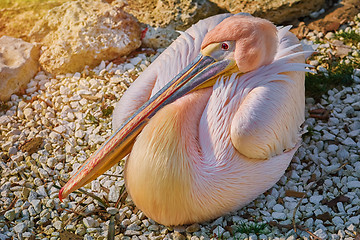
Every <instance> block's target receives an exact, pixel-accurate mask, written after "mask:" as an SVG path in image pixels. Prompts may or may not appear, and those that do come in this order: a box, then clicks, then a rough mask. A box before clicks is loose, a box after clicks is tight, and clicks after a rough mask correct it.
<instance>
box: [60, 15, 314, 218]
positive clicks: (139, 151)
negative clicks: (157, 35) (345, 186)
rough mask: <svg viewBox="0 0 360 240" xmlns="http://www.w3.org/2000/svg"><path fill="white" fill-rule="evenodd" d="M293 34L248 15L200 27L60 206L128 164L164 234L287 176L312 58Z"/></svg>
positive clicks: (150, 81) (124, 113)
mask: <svg viewBox="0 0 360 240" xmlns="http://www.w3.org/2000/svg"><path fill="white" fill-rule="evenodd" d="M289 29H290V27H276V26H274V25H273V24H272V23H271V22H269V21H267V20H265V19H260V18H256V17H252V16H250V15H248V14H236V15H232V14H221V15H216V16H213V17H210V18H207V19H205V20H201V21H199V22H198V23H197V24H195V25H193V26H192V27H191V28H189V29H188V30H187V31H185V32H183V33H182V34H181V36H179V37H178V39H177V40H176V41H174V42H173V43H172V44H171V45H170V46H169V48H167V49H166V50H165V51H164V52H163V53H162V54H161V55H160V56H159V57H158V58H157V59H156V60H155V61H154V62H153V63H152V64H151V65H150V66H149V67H148V68H147V69H146V70H145V71H144V72H143V73H142V74H141V75H140V76H139V77H138V78H137V79H136V81H135V82H134V83H133V84H132V85H131V87H130V88H129V89H128V90H127V91H126V92H125V94H124V95H123V97H122V98H121V99H120V101H119V102H118V103H117V105H116V107H115V110H114V115H113V128H114V129H115V132H114V133H113V135H112V136H111V137H110V138H109V139H108V140H106V142H104V144H103V145H102V146H101V148H100V149H98V150H97V151H96V152H95V153H94V154H93V155H92V156H91V157H90V158H89V159H88V160H87V161H86V162H85V163H84V164H83V165H82V166H81V167H80V168H79V169H78V171H77V172H76V173H75V174H74V175H73V176H72V178H71V179H70V180H69V181H68V182H67V183H66V185H65V186H64V187H63V188H62V189H61V190H60V192H59V198H60V200H62V199H63V198H65V197H67V196H68V195H69V194H70V193H71V192H73V191H74V190H76V189H78V188H80V187H81V186H84V185H85V184H87V183H89V182H90V181H92V180H94V179H96V178H97V177H98V176H100V175H101V174H102V173H104V172H105V171H106V170H108V169H109V168H111V167H112V166H113V165H114V164H116V163H118V162H119V161H120V160H121V159H122V158H124V157H125V156H127V155H128V154H129V156H128V158H127V160H126V164H125V169H124V178H125V183H126V188H127V191H128V193H129V194H130V196H131V198H132V200H133V201H134V203H135V204H136V206H137V207H138V208H139V209H141V210H142V211H143V212H144V213H145V214H146V215H147V216H148V217H149V218H152V219H153V220H155V221H157V222H158V223H161V224H163V225H183V224H191V223H194V222H203V221H207V220H211V219H214V218H216V217H219V216H221V215H224V214H226V213H228V212H231V211H234V210H237V209H239V208H240V207H242V206H244V205H246V204H248V203H249V202H251V201H252V200H254V199H255V198H256V197H257V196H258V195H260V194H261V193H263V192H265V191H266V190H267V189H269V188H270V187H272V186H273V185H274V184H275V183H276V182H277V181H278V180H279V179H280V177H281V176H282V175H283V174H284V172H285V170H286V168H287V166H288V165H289V163H290V161H291V159H292V157H293V155H294V153H295V152H296V150H297V148H298V147H299V144H300V141H301V124H302V123H303V121H304V102H305V101H304V95H305V94H304V79H305V71H308V70H307V68H306V67H308V66H309V65H307V64H305V57H306V52H305V51H304V50H303V48H302V46H301V45H300V44H299V40H298V39H297V38H296V37H295V35H293V34H292V33H291V32H289Z"/></svg>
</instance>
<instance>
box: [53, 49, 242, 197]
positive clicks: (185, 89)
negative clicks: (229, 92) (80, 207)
mask: <svg viewBox="0 0 360 240" xmlns="http://www.w3.org/2000/svg"><path fill="white" fill-rule="evenodd" d="M235 66H236V64H235V62H234V60H228V59H225V60H221V61H216V60H214V59H213V58H212V57H209V56H203V55H202V54H199V55H198V56H197V57H196V59H195V60H194V61H193V62H191V63H190V64H189V65H188V66H187V67H186V68H185V69H184V70H182V71H181V72H180V73H179V74H178V75H177V76H175V77H174V78H173V79H172V80H171V81H170V82H169V83H168V84H167V85H166V86H164V87H163V88H162V89H161V90H160V91H159V92H157V93H156V94H155V95H154V96H153V97H151V98H150V99H149V100H148V101H147V102H146V103H145V104H144V105H143V106H142V107H141V108H140V109H139V110H138V111H137V112H136V113H135V114H134V115H132V116H131V117H130V118H128V119H127V121H126V122H125V123H124V124H123V125H122V126H121V127H120V128H119V129H118V130H117V131H116V132H115V133H113V134H112V135H111V136H110V137H109V139H107V140H106V141H105V142H104V143H103V144H102V146H101V147H100V148H99V149H98V150H97V151H96V152H95V153H94V154H93V155H91V156H90V158H88V159H87V160H86V161H85V163H84V164H83V165H82V166H81V167H80V168H79V170H78V171H77V172H76V173H75V174H74V176H72V178H71V179H70V180H69V181H68V182H67V183H66V184H65V186H64V187H63V188H61V190H60V191H59V198H60V201H62V199H63V198H66V197H67V196H68V195H69V194H70V193H72V192H73V191H75V190H77V189H79V188H80V187H82V186H84V185H86V184H87V183H89V182H91V181H92V180H94V179H96V178H97V177H98V176H100V175H101V174H103V173H104V172H105V171H107V170H108V169H110V168H111V167H112V166H113V165H115V164H116V163H118V162H119V161H120V160H121V159H122V158H124V157H125V156H126V155H127V154H128V153H130V151H131V149H132V146H133V144H134V142H135V138H136V136H137V135H139V133H140V132H141V130H142V129H143V128H144V127H145V125H146V123H147V122H148V121H149V119H150V118H151V117H152V116H154V115H155V114H156V112H157V111H159V110H160V109H161V108H162V107H164V106H165V105H167V104H169V103H171V102H174V101H175V100H176V99H178V98H180V97H182V96H184V95H185V94H187V93H189V92H191V91H193V90H196V89H199V88H203V87H207V86H212V85H213V84H214V83H215V80H214V79H215V77H216V76H219V75H220V74H223V73H225V72H227V71H229V70H230V69H233V68H234V67H235ZM170 67H171V66H170Z"/></svg>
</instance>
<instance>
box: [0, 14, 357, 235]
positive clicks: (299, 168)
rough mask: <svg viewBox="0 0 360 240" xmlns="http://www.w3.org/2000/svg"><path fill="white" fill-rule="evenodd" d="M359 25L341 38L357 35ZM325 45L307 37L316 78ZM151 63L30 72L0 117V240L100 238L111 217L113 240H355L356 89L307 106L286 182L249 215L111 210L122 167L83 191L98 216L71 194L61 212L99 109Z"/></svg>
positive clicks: (95, 143) (100, 129)
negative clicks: (63, 191) (178, 219)
mask: <svg viewBox="0 0 360 240" xmlns="http://www.w3.org/2000/svg"><path fill="white" fill-rule="evenodd" d="M359 18H360V14H359V16H358V18H356V20H355V21H354V22H350V23H348V24H347V25H344V26H342V27H341V29H344V31H350V30H351V29H352V30H355V31H357V32H358V33H359V27H360V22H359ZM349 28H350V30H349ZM319 36H320V37H319ZM334 37H335V35H334V34H331V33H328V34H326V35H325V37H324V36H323V34H322V35H321V34H319V33H316V32H311V33H310V34H309V40H310V41H323V42H324V43H322V44H320V46H319V49H318V51H319V52H320V55H319V56H317V57H314V58H313V59H312V60H310V63H311V64H313V65H315V67H316V68H317V71H326V69H325V70H324V68H323V66H321V63H322V62H326V61H327V59H326V58H328V54H327V53H328V52H334V51H335V50H334V47H333V45H332V44H333V40H334ZM359 52H360V44H358V45H357V46H352V47H351V51H350V52H349V54H348V56H347V57H345V58H344V59H343V62H347V61H350V60H353V59H354V58H357V59H359V55H357V53H359ZM155 57H156V56H146V55H145V54H139V55H138V56H136V57H134V58H132V59H129V61H128V62H126V63H123V64H119V65H117V64H115V63H112V62H102V63H101V64H100V65H99V66H98V67H96V68H95V69H85V70H84V71H83V72H81V73H75V74H66V75H58V76H56V77H53V76H49V75H47V74H45V73H44V72H39V73H38V74H37V76H36V77H35V78H34V79H33V80H32V81H31V82H30V83H29V85H28V88H27V91H26V94H25V95H23V96H20V97H19V96H16V95H13V96H12V97H11V101H9V102H8V103H7V105H8V106H9V109H8V110H6V111H2V112H0V149H1V151H0V173H1V176H2V178H1V180H0V212H1V213H2V214H1V215H0V239H9V238H12V239H24V238H25V239H34V238H36V239H59V238H60V232H61V231H63V230H66V231H68V232H71V233H74V234H77V235H80V236H83V238H84V239H106V237H107V231H108V226H109V219H110V216H111V215H114V216H115V218H116V237H115V238H116V239H186V238H187V239H191V240H197V239H209V238H215V239H218V238H220V237H223V238H226V239H227V238H229V239H231V238H233V239H253V240H255V239H287V240H291V239H298V238H300V239H311V238H312V237H313V236H311V234H313V235H315V236H318V237H319V238H321V239H347V240H350V239H355V236H358V235H359V234H360V227H359V221H360V219H359V218H360V217H359V216H360V180H359V178H360V161H359V159H360V156H359V147H360V136H359V133H360V85H359V84H354V85H352V86H350V87H339V89H332V90H329V91H328V94H326V95H324V96H322V99H321V101H320V103H315V101H314V99H311V98H308V99H307V100H306V103H307V104H306V107H307V111H306V117H307V120H306V122H305V124H306V125H307V128H308V129H309V132H308V133H307V134H305V135H304V136H303V140H304V141H303V144H302V145H301V147H300V148H299V150H298V152H297V154H296V155H295V157H294V159H293V161H292V162H291V164H290V166H289V167H288V169H287V171H286V173H285V175H284V176H283V177H282V178H281V179H280V181H279V182H278V183H277V184H276V185H275V186H274V187H273V188H271V189H270V190H269V191H267V192H266V193H264V194H262V195H260V196H259V197H258V198H257V199H256V200H254V201H253V202H252V203H251V204H249V205H248V206H246V207H244V208H242V209H240V210H238V211H236V212H233V213H231V214H228V215H226V216H223V217H220V218H218V219H215V220H214V221H212V222H208V223H201V224H193V225H191V226H184V227H177V228H171V227H165V226H162V225H158V224H157V223H155V222H154V221H153V220H151V219H147V218H146V216H145V215H144V214H143V213H142V212H141V211H138V210H137V208H135V206H134V205H133V204H132V202H131V200H130V199H127V200H126V202H125V205H124V206H122V207H121V208H120V209H116V208H114V206H115V202H116V201H117V199H118V196H119V193H120V191H121V187H122V185H123V184H124V182H123V179H122V170H123V163H121V164H119V165H117V166H114V167H113V168H111V170H109V171H108V172H107V175H102V176H101V177H99V178H98V179H96V180H95V181H93V182H92V183H90V184H88V185H87V186H86V188H85V189H86V190H87V191H88V192H92V193H94V194H95V195H96V196H98V197H100V198H103V197H105V198H106V199H107V200H108V201H109V202H110V207H108V208H107V209H103V208H101V207H100V206H99V203H98V202H97V201H96V200H93V199H92V198H91V197H87V196H86V195H84V194H76V193H73V194H71V195H70V197H69V198H68V199H65V200H64V202H63V203H60V201H59V199H58V191H59V190H58V189H57V188H56V187H55V186H61V185H62V183H61V182H60V180H63V181H66V180H67V179H68V178H69V177H70V175H71V174H72V173H73V172H74V171H76V169H77V168H78V167H79V166H80V164H81V163H82V162H83V161H84V160H85V159H86V158H87V157H88V156H89V155H90V154H91V153H92V152H93V151H94V150H96V149H97V147H99V145H100V144H101V143H102V142H103V141H104V140H105V139H106V138H107V137H108V136H109V135H110V134H111V116H110V115H106V114H105V115H104V113H103V110H104V111H106V110H109V109H110V107H111V106H114V104H115V103H116V102H117V101H118V100H119V99H120V97H121V95H122V93H123V92H124V91H125V90H126V89H127V87H128V86H129V85H130V83H131V82H132V81H133V79H134V78H136V76H138V74H139V73H140V72H141V71H143V69H145V68H146V66H148V65H149V64H150V62H152V61H153V60H154V59H155ZM359 77H360V69H356V70H355V71H354V75H353V79H354V81H355V82H360V81H359ZM318 108H321V109H326V110H329V111H330V116H329V117H330V118H329V119H328V120H319V119H316V118H312V117H310V116H309V113H308V110H312V109H318ZM34 138H41V140H40V143H39V146H38V147H35V150H34V151H33V153H31V154H30V153H28V152H26V151H25V150H24V149H25V147H26V144H25V143H26V141H30V143H34V142H35V141H34ZM24 144H25V145H24ZM27 149H28V150H27V151H29V149H30V148H29V146H28V147H27ZM301 196H304V197H303V198H301ZM294 221H295V222H294ZM262 223H266V224H265V228H264V229H262V230H261V231H258V232H257V233H243V232H241V231H240V228H241V226H244V225H246V226H250V225H252V224H256V225H258V226H259V225H261V224H262ZM293 224H295V225H296V226H297V231H296V233H295V231H294V229H293ZM356 234H357V235H356Z"/></svg>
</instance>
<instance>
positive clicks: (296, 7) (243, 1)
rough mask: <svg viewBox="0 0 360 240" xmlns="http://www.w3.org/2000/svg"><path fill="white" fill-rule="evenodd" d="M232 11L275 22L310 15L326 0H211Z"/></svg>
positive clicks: (288, 20) (322, 5) (283, 21)
mask: <svg viewBox="0 0 360 240" xmlns="http://www.w3.org/2000/svg"><path fill="white" fill-rule="evenodd" d="M209 1H211V2H213V3H216V4H217V5H218V6H219V7H221V8H224V9H226V10H228V11H229V12H231V13H238V12H248V13H250V14H251V15H253V16H256V17H261V18H266V19H268V20H270V21H272V22H274V23H275V24H281V23H286V22H290V21H292V20H294V19H298V18H300V17H304V16H308V15H309V14H310V13H312V12H315V11H318V10H319V9H321V8H322V7H324V6H325V0H311V1H310V0H289V1H283V0H274V1H273V0H266V1H263V0H233V1H228V0H209Z"/></svg>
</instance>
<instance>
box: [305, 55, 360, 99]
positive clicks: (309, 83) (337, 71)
mask: <svg viewBox="0 0 360 240" xmlns="http://www.w3.org/2000/svg"><path fill="white" fill-rule="evenodd" d="M357 67H359V64H358V63H355V62H353V63H351V64H338V61H331V60H330V61H328V63H327V67H326V69H327V72H326V73H324V72H318V73H316V74H312V73H306V78H305V91H306V96H307V97H312V98H314V99H315V100H316V101H319V100H320V98H321V95H323V94H326V93H327V91H328V90H330V89H332V88H336V87H339V86H350V85H351V84H352V83H353V79H352V75H353V72H354V68H357Z"/></svg>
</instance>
